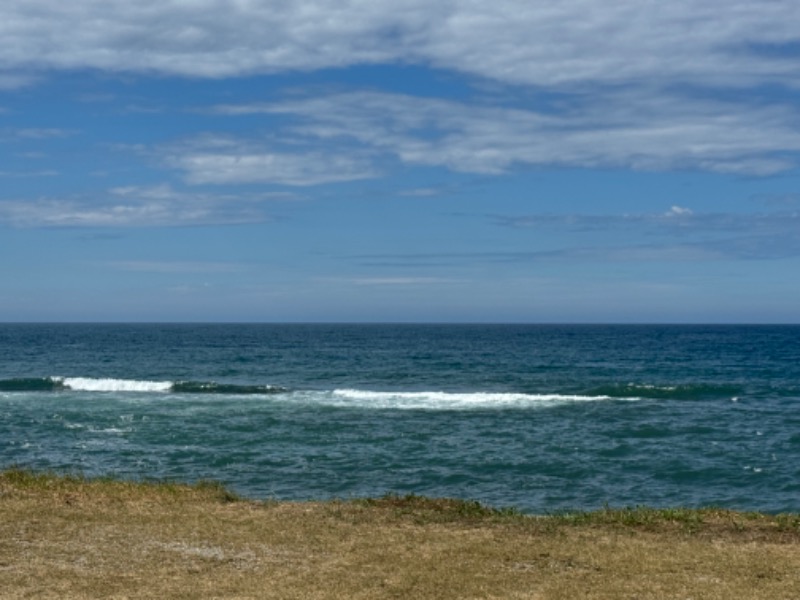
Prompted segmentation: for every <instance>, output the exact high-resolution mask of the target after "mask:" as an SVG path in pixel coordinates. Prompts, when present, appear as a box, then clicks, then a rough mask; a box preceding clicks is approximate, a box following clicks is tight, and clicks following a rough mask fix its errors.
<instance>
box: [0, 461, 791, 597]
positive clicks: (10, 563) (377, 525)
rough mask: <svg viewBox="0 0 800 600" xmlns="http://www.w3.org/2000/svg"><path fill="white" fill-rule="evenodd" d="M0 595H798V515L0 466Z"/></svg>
mask: <svg viewBox="0 0 800 600" xmlns="http://www.w3.org/2000/svg"><path fill="white" fill-rule="evenodd" d="M0 597H2V598H281V599H292V598H297V599H301V598H302V599H305V598H437V599H439V598H442V599H446V598H548V599H549V598H564V599H570V600H573V599H576V598H613V599H617V598H620V599H622V598H625V599H633V598H636V599H646V598H653V599H656V598H658V599H665V598H676V599H677V598H681V599H686V598H694V599H720V600H722V599H725V600H728V599H731V598H735V599H743V600H746V599H751V598H753V599H754V598H764V599H769V600H776V599H781V598H785V599H787V600H789V599H793V600H794V599H797V598H800V518H798V517H797V516H783V517H769V516H765V515H758V514H741V513H732V512H727V511H715V510H708V511H690V510H673V511H664V510H660V511H656V510H647V509H637V510H627V511H626V510H623V511H612V510H608V511H600V512H598V513H590V514H576V515H561V516H550V517H525V516H522V515H518V514H514V513H508V512H502V511H492V510H489V509H486V508H484V507H482V506H480V505H478V504H476V503H470V502H461V501H453V500H431V499H426V498H419V497H406V498H396V497H389V498H384V499H379V500H365V501H351V502H323V503H317V502H310V503H291V502H280V503H277V502H276V503H271V502H268V503H258V502H250V501H244V500H237V499H235V498H233V497H232V496H231V495H230V494H228V493H227V492H225V490H223V489H221V488H219V487H216V486H211V485H205V486H202V485H201V486H194V487H189V486H180V485H169V484H153V485H148V484H134V483H126V482H118V481H84V480H81V479H79V478H59V477H52V476H47V475H32V474H30V473H26V472H20V471H7V472H5V473H0Z"/></svg>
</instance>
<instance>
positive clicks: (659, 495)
mask: <svg viewBox="0 0 800 600" xmlns="http://www.w3.org/2000/svg"><path fill="white" fill-rule="evenodd" d="M12 466H17V467H24V468H31V469H35V470H40V471H42V470H46V471H55V472H58V473H71V474H83V475H86V476H90V477H91V476H113V477H120V478H125V479H135V480H169V481H180V482H195V481H198V480H215V481H219V482H221V483H223V484H225V485H226V486H227V487H229V488H230V489H231V490H233V491H235V492H237V493H239V494H241V495H243V496H246V497H249V498H254V499H279V500H280V499H287V500H288V499H290V500H305V499H330V498H342V499H349V498H355V497H364V496H380V495H383V494H387V493H397V494H409V493H413V494H423V495H429V496H439V497H441V496H447V497H457V498H465V499H474V500H478V501H480V502H482V503H485V504H487V505H490V506H495V507H513V508H516V509H519V510H521V511H523V512H528V513H537V514H543V513H553V512H559V511H564V510H592V509H598V508H602V507H604V506H612V507H624V506H637V505H648V506H654V507H670V506H683V507H703V506H719V507H726V508H732V509H739V510H761V511H766V512H798V511H800V326H721V325H720V326H697V325H692V326H681V325H663V326H662V325H630V326H628V325H607V326H606V325H343V324H342V325H340V324H336V325H321V324H307V325H303V324H287V325H277V324H254V325H246V324H216V325H212V324H169V325H167V324H129V325H120V324H2V325H0V468H9V467H12Z"/></svg>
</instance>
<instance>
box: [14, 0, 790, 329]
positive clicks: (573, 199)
mask: <svg viewBox="0 0 800 600" xmlns="http://www.w3.org/2000/svg"><path fill="white" fill-rule="evenodd" d="M0 282H2V283H1V284H0V321H6V322H18V321H22V322H24V321H48V322H52V321H67V322H69V321H131V322H141V321H145V322H151V321H217V322H230V321H244V322H254V321H255V322H319V321H323V322H530V323H553V322H556V323H608V322H612V323H800V8H798V5H797V2H796V0H724V1H723V0H691V1H688V0H671V1H670V2H655V1H652V0H609V1H608V2H597V1H596V0H591V1H589V0H561V1H559V2H552V1H546V2H545V1H543V0H528V1H524V2H523V1H509V0H493V1H492V2H484V1H480V2H479V1H477V0H437V1H436V2H430V1H429V0H426V1H422V0H391V1H390V2H388V1H385V0H350V1H347V0H337V1H331V0H303V1H302V2H299V1H287V0H280V1H278V0H274V1H257V0H155V1H150V0H137V1H136V2H131V1H130V0H125V1H120V0H72V1H70V2H63V0H59V1H56V0H4V2H3V3H2V6H1V7H0Z"/></svg>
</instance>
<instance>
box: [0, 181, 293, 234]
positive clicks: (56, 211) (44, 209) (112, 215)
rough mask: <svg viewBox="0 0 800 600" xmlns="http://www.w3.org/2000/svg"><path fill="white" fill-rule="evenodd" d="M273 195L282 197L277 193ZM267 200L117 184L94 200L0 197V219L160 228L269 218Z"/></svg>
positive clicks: (48, 224)
mask: <svg viewBox="0 0 800 600" xmlns="http://www.w3.org/2000/svg"><path fill="white" fill-rule="evenodd" d="M278 197H284V195H279V196H278ZM270 199H272V198H271V196H270V195H268V194H262V195H257V196H233V195H224V194H219V195H214V194H200V193H188V192H181V191H177V190H174V189H172V187H170V186H168V185H160V186H152V187H139V186H130V187H117V188H113V189H111V190H108V191H107V192H106V193H105V194H103V195H100V196H99V197H95V198H66V199H63V198H62V199H59V198H41V199H38V200H8V201H0V222H5V223H8V224H10V225H13V226H16V227H145V226H150V227H166V226H176V227H180V226H192V225H210V224H216V225H220V224H240V223H253V222H262V221H266V220H269V216H268V215H267V214H266V213H265V212H264V210H263V207H262V204H263V203H264V202H265V201H269V200H270Z"/></svg>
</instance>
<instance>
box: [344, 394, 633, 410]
mask: <svg viewBox="0 0 800 600" xmlns="http://www.w3.org/2000/svg"><path fill="white" fill-rule="evenodd" d="M637 399H638V398H612V397H611V396H603V395H600V396H583V395H579V394H520V393H509V392H434V391H430V392H375V391H367V390H355V389H338V390H334V391H333V392H332V393H331V394H330V396H329V400H328V403H330V404H334V405H338V406H353V407H359V408H369V407H373V408H401V409H402V408H405V409H426V408H427V409H438V410H447V409H465V408H535V407H542V408H544V407H549V406H558V405H562V404H572V403H576V402H598V401H604V400H637Z"/></svg>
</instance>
